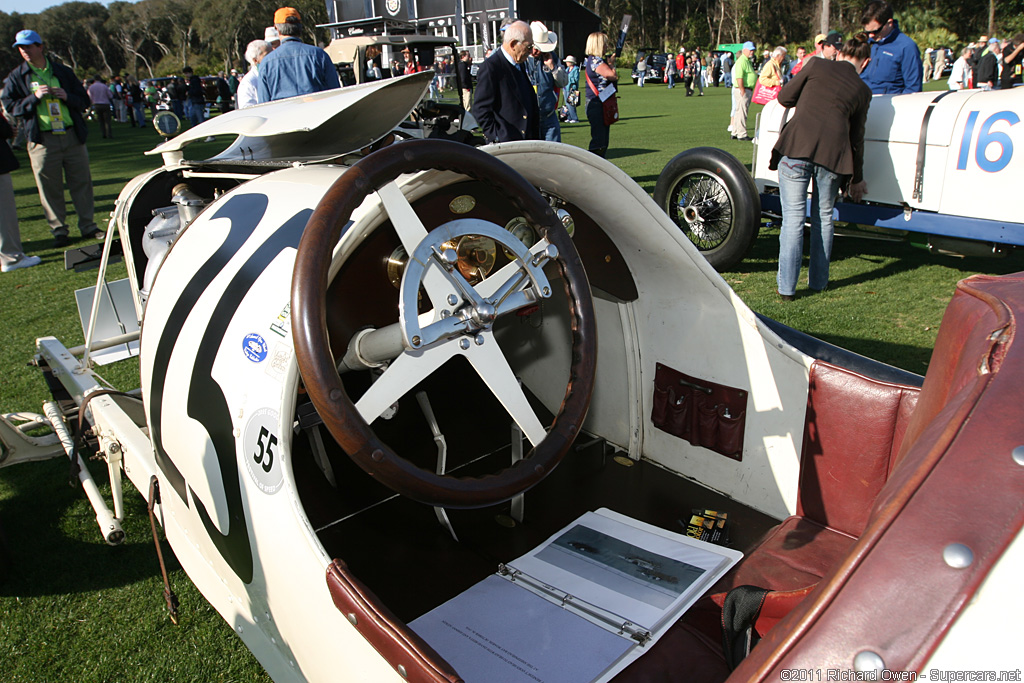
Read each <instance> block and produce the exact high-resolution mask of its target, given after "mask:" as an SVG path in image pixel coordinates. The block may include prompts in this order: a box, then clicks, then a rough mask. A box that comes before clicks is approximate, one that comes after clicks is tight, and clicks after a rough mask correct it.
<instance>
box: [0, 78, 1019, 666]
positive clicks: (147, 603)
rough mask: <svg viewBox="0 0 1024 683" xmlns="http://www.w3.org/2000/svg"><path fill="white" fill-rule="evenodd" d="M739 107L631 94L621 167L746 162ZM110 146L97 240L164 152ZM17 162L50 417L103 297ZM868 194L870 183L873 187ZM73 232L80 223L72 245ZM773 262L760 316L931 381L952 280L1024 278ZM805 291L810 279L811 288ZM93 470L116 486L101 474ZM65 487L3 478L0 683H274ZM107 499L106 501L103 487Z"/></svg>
mask: <svg viewBox="0 0 1024 683" xmlns="http://www.w3.org/2000/svg"><path fill="white" fill-rule="evenodd" d="M929 85H932V84H929ZM936 85H941V84H936ZM729 107H730V97H729V92H728V90H727V89H725V88H708V89H706V90H705V96H704V97H697V96H694V97H686V93H685V89H684V88H683V87H677V88H675V89H674V90H667V89H666V88H665V87H664V86H663V85H660V84H649V85H648V86H647V87H645V88H642V89H641V88H637V87H635V86H633V85H629V84H626V85H624V86H623V87H622V90H621V102H620V112H621V116H622V120H621V121H620V123H617V124H616V125H615V126H613V127H612V131H611V147H610V149H609V155H608V156H609V159H610V160H611V161H613V162H614V163H616V164H617V165H619V166H620V167H621V168H622V169H623V170H624V171H626V172H627V173H628V174H630V175H631V176H632V177H633V178H634V179H635V180H636V181H637V182H638V183H639V184H640V185H641V186H642V187H643V188H644V189H646V190H647V191H648V192H653V190H654V185H655V183H656V181H657V178H658V174H659V173H660V172H661V169H662V168H663V167H664V165H665V164H666V163H667V162H668V161H669V159H671V158H672V157H673V156H675V155H676V154H677V153H678V152H680V151H683V150H685V149H688V148H691V147H696V146H715V147H721V148H722V149H725V150H726V151H728V152H730V153H732V154H734V155H735V156H737V157H738V158H739V159H740V160H741V161H743V162H744V163H749V162H750V159H751V156H752V146H751V145H750V144H749V143H741V142H736V141H732V140H731V139H730V137H729V134H728V133H727V132H726V126H727V124H728V114H729ZM759 110H760V107H759V106H756V105H755V106H754V107H753V111H752V112H751V116H750V126H751V132H752V129H753V126H754V121H755V115H756V113H757V112H758V111H759ZM580 113H581V114H582V113H583V112H582V110H581V112H580ZM114 134H115V136H116V137H115V138H114V139H112V140H102V139H100V136H99V131H98V129H97V128H96V126H95V125H94V126H93V129H92V131H91V138H90V143H89V149H90V155H91V158H92V171H93V180H94V184H95V189H96V216H97V222H98V223H99V224H100V225H101V226H102V225H104V224H105V223H106V220H107V216H108V215H109V213H110V211H111V210H112V209H113V205H114V200H115V199H116V197H117V195H118V193H119V192H120V190H121V188H122V187H123V186H124V184H125V182H126V181H128V180H129V179H130V178H132V177H134V176H135V175H137V174H139V173H141V172H144V171H145V170H147V169H151V168H154V167H156V166H157V165H158V164H159V159H157V158H154V157H144V156H143V155H142V152H143V151H144V150H147V149H150V148H151V147H153V146H155V144H156V143H157V142H158V141H159V137H158V136H157V134H156V133H155V132H154V131H153V130H152V129H129V128H128V127H127V126H124V125H117V124H115V127H114ZM563 139H564V141H565V142H567V143H569V144H573V145H577V146H580V147H584V148H586V146H587V142H588V140H589V128H588V126H587V124H586V123H581V124H576V125H571V126H566V127H564V128H563ZM18 154H19V158H20V160H21V161H22V169H21V170H19V171H16V172H15V173H14V174H13V178H14V184H15V192H16V198H17V206H18V215H19V218H20V221H21V232H22V238H23V242H24V246H25V250H26V251H27V252H28V253H30V254H38V255H40V256H42V257H43V261H44V263H43V265H41V266H38V267H36V268H32V269H28V270H22V271H15V272H13V273H8V274H3V275H0V301H2V302H3V303H2V304H0V306H2V308H0V310H2V312H3V315H2V316H0V330H2V332H3V336H4V343H3V344H2V345H0V368H2V369H3V372H2V373H0V410H2V411H13V410H31V411H38V410H39V409H40V405H41V403H42V401H43V400H45V399H46V398H48V396H47V393H46V389H45V385H44V383H43V380H42V377H41V376H40V375H39V373H38V371H36V370H34V369H32V368H29V367H27V365H26V364H27V362H28V361H29V360H30V359H31V356H32V353H33V348H34V340H35V338H36V337H39V336H44V335H54V336H56V337H58V338H59V339H61V340H62V341H63V342H64V343H65V344H66V345H67V346H73V345H76V344H80V343H82V342H83V341H84V340H83V335H82V332H81V328H80V324H79V321H78V317H77V314H76V309H75V304H74V294H73V293H74V290H76V289H81V288H84V287H89V286H92V285H94V284H95V277H96V271H90V272H86V273H80V274H76V273H73V272H68V271H65V270H64V269H63V255H62V253H61V252H60V251H59V250H55V249H53V248H52V239H51V238H50V235H49V231H48V229H47V226H46V223H45V221H44V220H43V216H42V210H41V208H40V206H39V200H38V196H37V195H36V190H35V186H34V184H33V181H32V176H31V172H30V170H29V164H28V160H27V157H26V155H25V153H24V152H19V153H18ZM870 183H871V179H870V178H869V179H868V184H869V189H870ZM596 191H600V188H596ZM69 210H70V206H69ZM75 228H76V224H75V223H74V222H72V237H73V238H74V237H75V236H76V235H77V231H76V230H75ZM80 244H81V243H73V244H72V246H80ZM777 257H778V229H777V228H772V227H765V228H762V230H761V233H760V236H759V237H758V239H757V240H756V242H755V244H754V247H753V249H752V252H751V254H750V256H749V257H748V258H747V259H746V260H745V261H743V263H741V265H740V267H739V269H738V270H736V271H735V272H729V273H724V274H723V275H724V277H725V278H726V280H727V281H728V282H729V284H730V285H731V286H732V287H733V288H734V289H735V290H736V291H737V292H738V293H739V295H740V296H741V297H742V298H743V299H744V300H745V301H747V302H748V303H749V304H750V305H751V306H752V307H753V308H754V309H755V310H757V311H760V312H762V313H765V314H766V315H768V316H770V317H773V318H776V319H778V320H780V321H782V322H784V323H786V324H789V325H791V326H793V327H796V328H797V329H800V330H803V331H805V332H808V333H810V334H812V335H815V336H818V337H820V338H823V339H825V340H827V341H830V342H832V343H835V344H838V345H840V346H844V347H847V348H850V349H852V350H854V351H857V352H859V353H862V354H864V355H867V356H871V357H874V358H878V359H881V360H883V361H885V362H888V363H891V364H893V365H897V366H899V367H902V368H905V369H907V370H910V371H913V372H917V373H922V374H923V373H924V371H925V369H926V367H927V363H928V358H929V355H930V352H931V348H932V346H933V344H934V341H935V335H936V333H937V331H938V327H939V323H940V321H941V317H942V312H943V310H944V308H945V306H946V304H947V303H948V301H949V298H950V296H951V295H952V292H953V287H954V285H955V284H956V282H957V281H958V280H960V279H962V278H964V277H967V276H969V275H971V274H974V273H1008V272H1015V271H1019V270H1024V259H1022V256H1021V255H1020V254H1014V255H1011V256H1010V257H1009V258H1007V259H1003V260H983V259H959V258H952V257H946V256H938V255H932V254H928V253H927V252H926V251H925V250H924V249H922V248H919V247H915V246H912V245H909V244H905V243H891V242H880V241H867V240H864V239H859V238H842V237H839V238H837V240H836V243H835V247H834V254H833V261H832V282H831V285H830V289H829V290H828V291H827V292H825V293H823V294H820V295H815V296H807V297H803V298H799V299H797V301H795V302H792V303H782V302H780V301H778V300H777V297H776V295H775V269H776V265H777ZM113 276H114V277H115V278H116V277H123V276H124V267H123V265H118V266H116V267H115V268H114V269H113ZM805 286H806V270H805V271H804V274H803V281H802V282H801V286H800V287H801V290H802V289H803V288H804V287H805ZM801 290H798V291H801ZM101 372H102V373H103V374H104V376H105V377H106V378H107V379H108V380H109V381H110V382H111V383H113V384H114V385H115V386H118V387H119V388H133V387H135V386H137V384H138V378H137V377H138V365H137V363H136V362H134V361H129V362H125V363H121V364H118V365H115V366H107V367H106V368H104V369H103V370H102V371H101ZM92 470H93V473H94V475H96V476H97V478H98V479H100V480H103V479H105V476H103V473H102V471H101V468H99V467H97V466H96V463H93V465H92ZM67 473H68V467H67V463H66V460H51V461H49V462H45V463H37V464H31V465H23V466H19V467H12V468H8V469H4V470H0V520H3V523H4V530H5V532H6V536H7V539H8V542H9V544H10V546H11V549H12V551H13V555H14V566H13V572H12V575H11V577H10V578H9V580H8V581H7V582H6V583H3V584H0V672H2V673H0V680H3V681H5V682H26V683H28V682H33V683H35V682H38V683H44V682H45V683H58V682H63V681H75V682H86V681H104V682H106V681H160V682H161V683H164V682H167V681H264V680H269V678H268V677H267V676H266V674H265V673H264V672H263V671H262V669H261V668H260V666H259V664H258V663H257V662H256V660H255V658H254V657H252V655H251V654H250V653H249V652H248V651H247V650H246V648H245V647H244V646H243V645H242V644H241V641H239V639H238V638H237V637H236V636H235V634H234V632H233V631H232V630H231V628H230V627H229V626H228V625H227V624H226V623H224V622H223V621H222V620H221V619H220V617H219V616H218V615H217V614H216V612H215V611H214V610H213V608H212V607H210V606H209V604H208V603H207V602H206V601H205V599H203V597H202V596H201V595H200V594H199V593H198V592H197V591H196V590H195V588H194V587H193V586H192V584H191V583H190V581H189V580H188V578H187V577H186V576H185V574H184V573H183V572H182V571H181V569H180V568H179V567H178V565H177V563H176V562H175V560H174V557H173V554H171V553H169V552H165V557H167V558H168V564H169V567H168V568H169V569H170V570H171V581H172V585H173V587H174V589H175V590H176V592H177V593H178V595H179V598H180V599H181V605H182V607H181V612H182V623H181V625H180V626H178V627H175V626H172V625H171V624H170V622H169V621H168V620H167V618H166V615H165V613H164V610H163V600H162V590H163V587H162V582H161V580H160V574H159V569H158V566H157V562H156V557H155V553H154V552H153V546H152V540H151V538H150V535H149V524H148V519H147V517H146V511H145V504H144V501H143V500H142V497H141V496H139V495H137V494H135V493H133V492H131V491H126V504H127V508H128V509H127V519H126V520H125V523H124V528H125V531H126V533H127V540H126V542H125V543H124V544H123V545H122V546H120V547H117V548H110V547H107V546H106V545H105V544H103V542H102V540H101V539H100V536H99V534H98V530H97V527H96V523H95V520H94V515H93V512H92V510H91V508H90V507H89V505H88V504H87V502H86V500H85V497H84V496H83V495H82V492H81V488H80V487H70V486H68V485H67ZM104 492H105V493H107V494H109V490H107V489H106V488H104Z"/></svg>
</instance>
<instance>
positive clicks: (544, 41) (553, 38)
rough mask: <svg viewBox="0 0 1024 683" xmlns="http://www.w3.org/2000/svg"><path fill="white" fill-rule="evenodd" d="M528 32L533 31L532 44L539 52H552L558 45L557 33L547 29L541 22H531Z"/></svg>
mask: <svg viewBox="0 0 1024 683" xmlns="http://www.w3.org/2000/svg"><path fill="white" fill-rule="evenodd" d="M530 32H531V33H533V46H534V47H535V48H537V49H538V50H540V51H541V52H554V51H555V48H556V47H558V34H557V33H555V32H554V31H549V30H548V27H547V26H545V25H544V24H542V23H541V22H539V21H535V22H533V23H531V24H530Z"/></svg>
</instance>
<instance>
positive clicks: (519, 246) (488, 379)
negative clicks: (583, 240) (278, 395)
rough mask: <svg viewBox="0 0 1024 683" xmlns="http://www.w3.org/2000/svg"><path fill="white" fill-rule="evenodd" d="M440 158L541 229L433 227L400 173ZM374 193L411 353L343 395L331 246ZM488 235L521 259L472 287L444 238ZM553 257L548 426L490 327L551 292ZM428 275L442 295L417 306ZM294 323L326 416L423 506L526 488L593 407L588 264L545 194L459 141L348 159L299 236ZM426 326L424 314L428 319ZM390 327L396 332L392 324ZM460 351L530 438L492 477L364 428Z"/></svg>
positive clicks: (366, 459) (308, 378)
mask: <svg viewBox="0 0 1024 683" xmlns="http://www.w3.org/2000/svg"><path fill="white" fill-rule="evenodd" d="M427 169H437V170H444V171H452V172H455V173H459V174H462V175H465V176H468V177H470V178H473V179H475V180H478V181H480V182H483V183H485V184H487V185H489V186H490V187H492V188H493V189H495V190H496V191H498V192H499V193H500V194H501V195H503V196H504V197H506V198H507V199H508V200H509V201H511V202H512V203H513V204H514V205H515V206H516V207H517V209H518V210H520V211H521V212H522V215H523V216H524V217H525V218H526V220H527V221H528V222H529V223H530V225H531V226H532V227H533V228H534V229H535V230H536V231H537V234H538V235H540V236H541V240H540V241H539V242H538V243H537V244H536V245H534V246H533V247H531V248H529V249H527V248H526V247H525V246H524V245H523V243H522V242H520V241H519V240H518V239H517V238H516V237H515V236H513V235H512V234H511V233H509V232H507V231H506V230H505V229H504V228H502V227H500V226H497V225H495V224H493V223H490V222H487V221H482V220H474V219H459V220H455V221H451V222H450V223H446V224H444V225H442V226H440V227H438V228H435V229H434V230H432V231H430V232H429V233H428V232H427V230H426V228H425V227H424V226H423V223H422V221H421V220H420V219H419V217H418V216H417V215H416V213H415V212H414V210H413V208H412V206H411V205H410V204H409V202H408V201H407V200H406V199H405V197H404V196H403V194H402V191H401V189H400V188H399V187H398V185H397V184H396V183H395V179H396V178H397V177H399V176H400V175H402V174H407V173H414V172H417V171H421V170H427ZM371 192H377V194H378V196H379V197H380V199H381V201H382V203H383V207H384V209H385V210H386V211H387V214H388V216H389V217H390V219H391V222H392V224H393V225H394V227H395V230H396V231H397V232H398V235H399V237H400V239H401V241H402V244H403V245H404V247H405V249H406V251H407V252H408V253H409V255H410V258H409V265H408V266H407V268H406V271H405V273H404V275H403V279H402V285H401V297H400V305H399V309H400V310H399V325H400V327H401V335H402V347H403V348H402V350H401V352H400V353H398V355H397V357H395V358H394V360H393V361H391V362H390V364H389V365H388V367H387V369H386V370H385V371H384V373H383V374H382V375H381V376H380V378H379V379H378V380H377V381H376V382H374V384H373V385H372V386H371V387H370V389H369V390H368V391H367V392H366V393H365V394H364V395H363V396H362V397H360V399H359V400H358V401H357V402H356V403H353V402H352V400H351V399H350V398H349V397H348V395H347V393H346V391H345V388H344V386H343V384H342V381H341V377H340V376H339V374H338V372H337V370H336V367H337V365H336V363H335V359H334V358H333V356H332V353H331V350H330V344H329V342H328V334H327V323H326V298H327V287H328V270H329V268H330V266H331V260H332V254H333V252H334V248H335V246H336V245H337V243H338V240H339V238H340V236H341V232H342V228H343V227H344V226H345V225H346V224H347V223H348V221H349V219H350V217H351V216H352V212H353V211H354V210H355V209H356V208H357V207H358V206H359V205H360V204H361V203H362V202H363V200H364V199H365V198H366V196H367V195H369V194H370V193H371ZM464 234H486V235H487V236H489V237H491V238H492V239H495V241H496V242H498V243H499V244H500V245H501V246H503V247H505V248H506V250H507V251H509V252H510V253H512V254H514V256H515V258H514V259H512V262H511V263H509V264H508V265H506V266H505V267H504V268H501V269H500V270H498V271H497V272H495V273H493V274H491V276H490V277H488V278H487V279H485V280H483V281H481V282H479V283H478V284H477V285H476V286H475V287H474V286H473V285H471V284H470V283H469V282H468V281H467V280H466V279H465V278H463V276H462V275H461V274H460V272H459V270H458V268H456V267H455V256H456V255H455V253H454V251H452V250H451V249H446V248H444V246H443V245H444V244H445V243H448V241H449V240H450V239H451V238H452V237H457V236H459V235H464ZM549 260H554V261H556V262H557V264H558V266H559V269H560V271H561V275H562V281H563V282H564V284H565V290H566V295H567V299H568V302H569V311H570V314H571V319H572V323H571V324H572V361H571V367H570V374H569V382H568V384H567V386H566V390H565V395H564V398H563V399H562V404H561V406H560V408H559V409H558V413H557V415H556V416H555V419H554V422H552V424H551V425H550V426H548V427H545V426H544V425H542V424H541V422H540V420H539V419H538V417H537V415H536V413H535V412H534V410H533V408H532V407H531V406H530V404H529V402H528V401H527V398H526V395H525V393H524V392H523V390H522V387H521V386H520V384H519V382H518V380H517V379H516V377H515V375H514V374H513V372H512V369H511V367H510V366H509V363H508V360H507V359H506V358H505V356H504V354H503V353H502V351H501V348H500V347H499V345H498V343H497V341H496V340H495V338H494V333H493V324H494V321H495V320H497V319H498V318H500V317H501V316H503V315H507V314H509V313H512V312H514V311H515V310H518V309H520V308H523V307H525V306H529V305H533V304H534V303H535V302H537V301H539V300H540V299H542V298H546V297H548V296H550V295H551V291H550V286H549V285H548V282H547V278H546V277H545V276H544V273H543V271H542V268H543V265H544V264H545V262H547V261H549ZM421 286H422V288H423V289H425V290H426V294H427V296H428V297H429V299H430V302H431V304H432V305H433V312H432V314H430V315H427V314H422V315H417V307H416V297H417V293H418V292H419V290H420V287H421ZM291 301H292V329H293V333H294V338H295V352H296V358H297V361H298V365H299V371H300V372H301V374H302V378H303V381H304V382H305V386H306V390H307V391H308V393H309V396H310V398H311V399H312V401H313V405H314V406H315V407H316V409H317V411H319V413H320V416H321V418H322V419H323V421H324V424H325V426H326V427H327V429H328V430H329V431H330V433H331V435H332V436H333V437H334V438H335V440H336V441H337V442H338V444H339V445H340V446H341V447H342V448H343V449H344V450H345V452H346V453H348V455H349V457H351V458H352V459H353V460H354V461H355V462H356V463H357V464H358V465H359V466H360V467H361V468H362V469H363V470H365V471H366V472H367V473H369V474H370V475H372V476H373V477H375V478H377V479H379V480H380V481H382V482H383V483H384V484H386V485H387V486H388V487H390V488H391V489H393V490H394V491H397V492H398V493H401V494H403V495H406V496H408V497H410V498H412V499H414V500H417V501H420V502H422V503H426V504H428V505H435V506H442V507H452V508H474V507H484V506H488V505H494V504H497V503H501V502H504V501H506V500H509V499H511V498H512V497H514V496H515V495H517V494H519V493H522V492H524V491H526V490H527V489H529V488H531V487H532V486H534V485H535V484H537V483H538V482H540V481H541V480H542V479H543V478H544V477H546V476H547V475H548V474H549V473H550V472H551V471H552V470H553V469H554V468H555V466H556V465H557V464H558V463H559V462H560V461H561V459H562V458H563V457H564V456H565V454H566V452H567V451H568V449H569V447H570V445H571V444H572V442H573V440H574V439H575V438H576V436H577V434H578V432H579V429H580V426H581V425H582V424H583V420H584V418H585V417H586V414H587V409H588V408H589V405H590V397H591V393H592V391H593V388H594V375H595V373H596V365H597V329H596V323H595V320H594V302H593V298H592V296H591V292H590V284H589V282H588V281H587V277H586V273H585V271H584V269H583V264H582V262H581V261H580V257H579V254H578V253H577V252H576V248H575V246H574V245H573V243H572V240H571V239H570V237H569V235H568V233H567V232H566V230H565V227H564V226H563V225H562V223H561V222H560V221H559V220H558V218H557V216H556V215H555V212H554V211H553V210H552V208H551V207H550V206H549V205H548V203H547V202H546V201H545V200H544V198H543V197H542V196H541V195H540V193H539V192H538V191H537V190H536V189H535V188H534V187H533V186H532V185H530V183H529V182H527V181H526V179H524V178H523V177H522V176H521V175H519V174H518V173H517V172H516V171H515V170H513V169H512V168H510V167H509V166H507V165H505V164H503V163H502V162H500V161H498V160H497V159H495V158H494V157H492V156H491V155H489V154H486V153H485V152H481V151H479V150H477V149H474V148H472V147H469V146H466V145H462V144H460V143H454V142H447V141H440V140H422V141H412V142H403V143H398V144H394V145H391V146H389V147H386V148H384V149H382V150H380V151H378V152H375V153H373V154H371V155H369V156H367V157H365V158H364V159H362V160H360V161H359V162H358V163H356V164H355V165H354V166H352V167H351V168H350V169H348V170H347V171H346V172H345V173H344V174H343V175H342V176H341V177H340V178H338V180H337V181H335V182H334V184H333V185H332V186H331V187H330V189H329V190H328V191H327V193H326V194H325V195H324V197H323V199H321V201H320V203H319V205H318V206H317V208H316V210H315V211H314V212H313V215H312V216H311V217H310V220H309V223H308V224H307V225H306V229H305V232H304V234H303V236H302V240H301V242H300V243H299V249H298V255H297V256H296V261H295V272H294V276H293V280H292V291H291ZM424 323H426V324H424ZM392 336H394V335H392ZM456 355H464V356H465V357H466V359H467V360H468V361H469V363H470V364H471V365H472V367H473V368H474V369H475V370H476V371H477V373H478V374H479V375H480V377H481V378H482V379H483V381H484V383H485V384H486V385H487V386H488V388H489V389H490V390H491V391H492V392H493V393H494V395H495V396H496V397H497V398H498V400H499V401H500V402H501V404H502V405H503V406H504V407H505V409H506V410H507V411H508V413H509V415H510V416H511V417H512V419H513V420H515V421H516V423H517V424H519V426H520V427H521V428H522V430H523V432H524V434H525V435H526V437H527V438H528V439H529V440H530V442H531V443H532V444H533V449H532V450H531V451H530V453H528V454H527V455H526V456H525V457H524V458H523V459H522V460H520V461H518V462H516V463H514V464H513V465H512V466H510V467H508V468H506V469H504V470H501V471H500V472H497V473H495V474H492V475H487V476H483V477H455V476H452V475H439V474H436V473H434V472H432V471H428V470H425V469H423V468H421V467H418V466H416V465H414V464H413V463H411V462H410V461H408V460H406V459H405V458H402V457H400V456H399V455H397V454H396V453H394V452H393V451H392V450H391V449H390V448H389V447H388V446H387V445H386V444H384V443H383V442H381V441H380V440H379V439H378V438H377V436H376V434H375V433H374V431H373V429H372V428H371V427H370V426H369V423H370V422H373V420H375V419H376V418H377V417H378V416H380V414H381V413H382V412H383V411H384V410H385V409H386V408H387V407H388V406H390V405H391V404H392V403H394V402H395V401H397V400H398V399H399V398H400V397H401V396H403V395H404V394H405V393H407V392H408V391H410V390H411V389H412V388H413V387H414V386H416V385H417V384H418V383H419V382H420V381H421V380H422V379H423V378H425V377H427V376H428V375H430V374H431V373H432V372H434V371H435V370H437V369H438V368H440V367H441V366H442V365H443V364H444V363H445V362H446V361H447V360H448V359H450V358H452V357H454V356H456Z"/></svg>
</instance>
